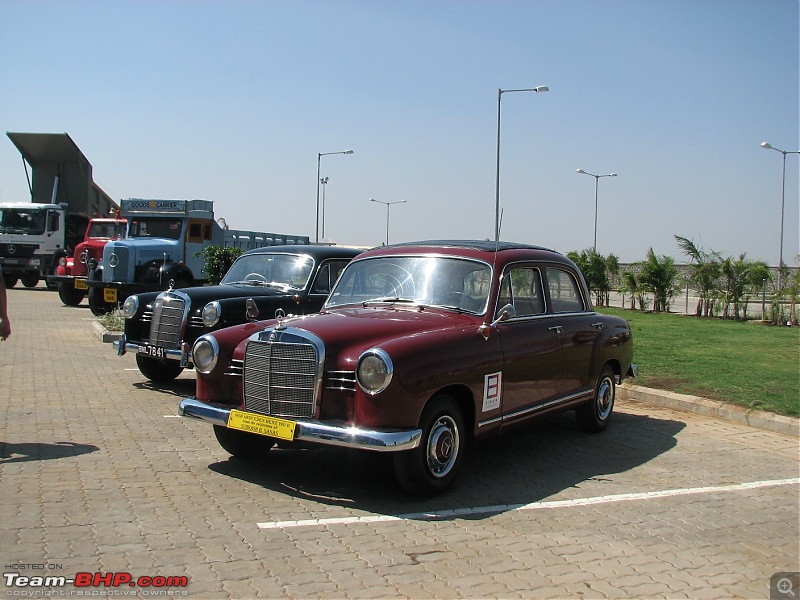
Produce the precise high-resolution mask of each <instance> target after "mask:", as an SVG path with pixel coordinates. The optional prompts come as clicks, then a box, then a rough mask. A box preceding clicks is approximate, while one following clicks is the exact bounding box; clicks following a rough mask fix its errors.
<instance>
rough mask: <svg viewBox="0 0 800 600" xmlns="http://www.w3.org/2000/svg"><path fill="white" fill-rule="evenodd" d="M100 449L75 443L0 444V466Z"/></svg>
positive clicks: (65, 456)
mask: <svg viewBox="0 0 800 600" xmlns="http://www.w3.org/2000/svg"><path fill="white" fill-rule="evenodd" d="M99 449H100V448H98V447H97V446H95V445H93V444H76V443H75V442H56V443H54V444H48V443H37V442H21V443H16V444H14V443H9V442H0V465H5V464H9V463H14V462H28V461H32V460H51V459H54V458H67V457H69V456H79V455H81V454H89V453H90V452H97V451H98V450H99Z"/></svg>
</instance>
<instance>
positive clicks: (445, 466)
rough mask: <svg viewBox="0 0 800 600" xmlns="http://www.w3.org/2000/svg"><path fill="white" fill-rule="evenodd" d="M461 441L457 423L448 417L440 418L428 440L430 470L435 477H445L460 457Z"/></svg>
mask: <svg viewBox="0 0 800 600" xmlns="http://www.w3.org/2000/svg"><path fill="white" fill-rule="evenodd" d="M458 449H459V439H458V428H457V427H456V424H455V421H453V419H452V418H450V417H448V416H447V415H445V416H442V417H440V418H439V419H438V420H437V421H436V423H434V424H433V427H432V428H431V434H430V437H429V438H428V453H427V455H428V470H429V471H430V473H431V475H433V476H434V477H444V476H445V475H447V474H448V473H449V472H450V470H451V469H452V468H453V465H454V464H455V461H456V458H457V457H458Z"/></svg>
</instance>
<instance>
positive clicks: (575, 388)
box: [547, 266, 602, 400]
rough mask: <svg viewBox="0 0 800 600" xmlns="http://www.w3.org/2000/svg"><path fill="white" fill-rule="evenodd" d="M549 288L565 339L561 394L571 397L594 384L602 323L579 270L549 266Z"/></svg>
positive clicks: (585, 390) (563, 342)
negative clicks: (595, 353)
mask: <svg viewBox="0 0 800 600" xmlns="http://www.w3.org/2000/svg"><path fill="white" fill-rule="evenodd" d="M547 290H548V298H549V301H550V305H551V307H552V313H553V324H554V326H555V327H557V328H558V332H559V336H560V339H561V356H562V377H561V378H562V386H563V387H562V392H561V393H562V395H563V396H564V398H565V400H569V399H572V398H573V397H574V396H575V395H576V394H577V395H581V394H583V393H585V392H587V390H590V389H591V388H592V387H593V385H594V382H593V381H592V379H591V377H592V374H591V373H590V372H589V369H590V366H591V360H592V353H593V351H594V347H595V344H596V342H597V338H598V336H599V335H600V331H601V328H602V322H601V320H600V319H599V318H598V316H597V314H596V313H594V311H593V310H592V309H591V304H590V302H589V298H587V297H585V295H584V292H583V286H582V285H581V284H580V282H579V281H578V278H577V275H576V273H573V272H572V271H571V270H569V269H567V268H566V267H561V266H558V267H555V266H549V267H548V268H547Z"/></svg>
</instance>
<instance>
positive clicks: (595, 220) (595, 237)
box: [576, 169, 617, 252]
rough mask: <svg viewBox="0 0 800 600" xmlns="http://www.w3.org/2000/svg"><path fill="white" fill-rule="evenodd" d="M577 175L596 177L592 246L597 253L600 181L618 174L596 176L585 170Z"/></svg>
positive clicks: (577, 170)
mask: <svg viewBox="0 0 800 600" xmlns="http://www.w3.org/2000/svg"><path fill="white" fill-rule="evenodd" d="M576 172H577V173H580V174H581V175H589V176H590V177H594V244H592V250H594V251H595V252H597V187H598V182H599V181H600V178H601V177H616V176H617V174H616V173H609V174H608V175H595V174H594V173H587V172H586V171H584V170H583V169H576Z"/></svg>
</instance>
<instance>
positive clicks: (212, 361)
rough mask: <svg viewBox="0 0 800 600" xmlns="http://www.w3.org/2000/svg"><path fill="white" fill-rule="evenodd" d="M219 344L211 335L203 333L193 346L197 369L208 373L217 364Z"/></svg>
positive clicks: (205, 373) (193, 359)
mask: <svg viewBox="0 0 800 600" xmlns="http://www.w3.org/2000/svg"><path fill="white" fill-rule="evenodd" d="M218 358H219V344H217V340H216V339H214V337H213V336H211V335H201V336H200V337H199V338H197V341H196V342H195V343H194V346H193V347H192V362H193V363H194V367H195V369H197V370H198V371H200V372H201V373H203V374H204V375H208V374H209V373H211V371H213V370H214V367H215V366H217V359H218Z"/></svg>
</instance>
